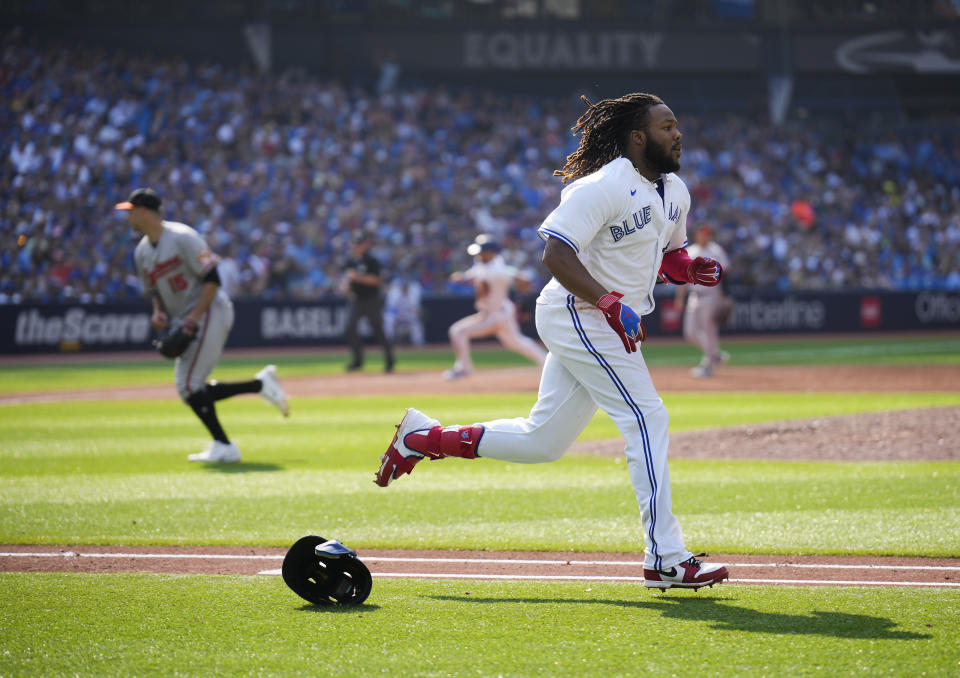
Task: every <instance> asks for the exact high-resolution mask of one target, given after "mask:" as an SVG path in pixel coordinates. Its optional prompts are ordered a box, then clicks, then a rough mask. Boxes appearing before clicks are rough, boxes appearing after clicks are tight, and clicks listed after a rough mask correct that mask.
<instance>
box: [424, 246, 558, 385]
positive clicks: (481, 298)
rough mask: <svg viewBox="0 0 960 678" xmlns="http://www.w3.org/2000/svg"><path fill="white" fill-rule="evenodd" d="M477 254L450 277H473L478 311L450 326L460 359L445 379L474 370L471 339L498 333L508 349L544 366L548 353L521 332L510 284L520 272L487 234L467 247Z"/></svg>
mask: <svg viewBox="0 0 960 678" xmlns="http://www.w3.org/2000/svg"><path fill="white" fill-rule="evenodd" d="M467 254H469V255H470V256H472V257H474V264H473V266H471V267H470V269H469V270H467V271H462V272H457V273H454V274H453V275H452V276H450V279H451V280H453V281H454V282H460V281H463V280H469V281H470V282H472V283H473V288H474V294H475V295H476V301H475V302H474V307H475V308H476V309H477V312H476V313H474V314H472V315H468V316H467V317H466V318H461V319H460V320H458V321H457V322H455V323H454V324H453V325H451V326H450V329H449V330H448V334H449V335H450V345H451V346H453V352H454V355H455V356H456V360H455V361H454V363H453V367H452V368H451V369H449V370H446V371H444V373H443V377H444V379H447V380H448V381H449V380H453V379H459V378H461V377H466V376H468V375H470V374H471V373H472V372H473V360H472V359H471V357H470V340H471V339H475V338H479V337H489V336H491V335H492V336H495V337H496V338H497V339H499V340H500V343H501V344H503V346H504V347H505V348H508V349H510V350H511V351H514V352H516V353H519V354H521V355H524V356H526V357H527V358H529V359H530V360H532V361H533V362H535V363H537V365H540V366H541V367H542V366H543V362H544V360H546V357H547V354H546V352H545V351H544V350H543V349H542V348H540V345H539V344H537V342H535V341H534V340H533V339H531V338H530V337H528V336H526V335H525V334H523V332H521V331H520V324H519V323H518V322H517V309H516V308H515V307H514V305H513V302H512V301H511V300H510V286H511V285H512V284H513V281H514V279H515V278H516V277H517V271H516V269H515V268H513V267H512V266H510V265H508V264H507V262H506V261H504V259H503V257H502V256H501V255H500V245H499V244H498V243H497V242H496V241H495V240H492V239H490V238H489V237H488V236H486V235H479V236H477V238H476V240H475V241H474V242H473V243H472V244H471V245H470V246H469V247H468V248H467Z"/></svg>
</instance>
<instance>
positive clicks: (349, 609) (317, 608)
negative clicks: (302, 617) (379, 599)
mask: <svg viewBox="0 0 960 678" xmlns="http://www.w3.org/2000/svg"><path fill="white" fill-rule="evenodd" d="M379 609H380V606H379V605H371V604H370V603H363V604H362V605H345V606H343V607H334V606H333V605H314V604H312V603H306V604H304V605H301V606H300V607H298V608H297V610H298V611H300V612H323V613H326V614H363V613H364V612H374V611H375V610H379Z"/></svg>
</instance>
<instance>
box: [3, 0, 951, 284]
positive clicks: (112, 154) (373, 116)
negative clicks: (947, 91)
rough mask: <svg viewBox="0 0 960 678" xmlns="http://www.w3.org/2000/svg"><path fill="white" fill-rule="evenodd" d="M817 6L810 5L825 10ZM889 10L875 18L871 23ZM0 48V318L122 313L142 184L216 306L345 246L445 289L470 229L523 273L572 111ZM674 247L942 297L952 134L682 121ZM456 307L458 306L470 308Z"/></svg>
mask: <svg viewBox="0 0 960 678" xmlns="http://www.w3.org/2000/svg"><path fill="white" fill-rule="evenodd" d="M821 6H826V5H821ZM884 6H886V5H884ZM4 38H5V39H4V40H3V41H2V47H0V94H2V100H3V102H4V105H3V106H2V107H0V163H2V165H0V235H2V243H0V302H3V303H20V302H24V301H38V302H57V301H61V302H74V301H93V302H102V301H106V300H117V299H125V298H131V297H134V296H137V295H139V288H138V285H137V283H136V280H132V279H128V278H126V277H124V276H122V275H120V274H118V273H117V271H121V270H128V269H129V268H130V267H131V266H132V262H131V261H130V255H129V251H130V245H131V242H132V238H133V236H132V234H131V233H130V231H129V229H128V228H127V227H126V225H125V224H124V223H123V221H122V220H121V219H119V218H118V217H116V216H114V215H113V214H112V210H111V209H110V206H111V205H113V204H114V203H115V202H116V201H117V200H119V199H121V198H122V197H123V196H125V195H127V194H128V193H129V192H130V190H131V189H132V188H134V187H136V186H141V185H151V186H155V187H156V188H157V190H158V191H161V192H162V193H163V195H164V199H165V201H166V202H167V203H168V205H169V208H170V209H171V210H174V211H175V212H176V213H177V214H179V215H182V218H183V219H184V220H185V221H187V222H188V223H192V224H196V225H197V229H198V230H199V231H200V232H201V233H202V234H203V236H204V238H206V239H207V240H208V242H210V243H211V246H212V247H214V248H216V249H218V250H220V251H224V252H230V258H231V259H232V260H233V261H234V263H235V264H236V273H237V278H238V282H237V284H238V289H237V291H236V292H235V295H236V297H238V298H243V297H258V298H267V299H311V298H317V297H320V296H324V295H330V294H333V293H335V281H336V279H337V271H340V270H342V269H343V264H344V262H345V259H346V257H347V256H348V254H349V241H348V238H347V234H348V233H351V232H354V231H356V230H357V229H360V228H363V229H364V230H367V231H369V232H371V233H373V234H375V238H376V242H377V244H378V245H377V246H378V256H379V258H380V260H381V261H382V262H383V263H384V265H385V270H384V274H385V275H386V276H387V277H388V278H389V277H392V275H393V274H394V273H395V272H397V271H413V272H415V273H416V275H417V276H418V280H417V282H418V283H419V284H420V286H421V288H422V290H423V293H424V294H430V293H438V292H441V293H443V292H452V291H454V288H453V287H451V286H450V285H449V284H448V283H447V280H448V277H449V274H450V273H452V272H453V271H455V270H460V269H463V268H466V266H467V265H469V262H468V261H466V255H465V253H463V252H462V251H461V249H460V248H451V245H450V244H451V243H460V242H465V241H468V240H470V239H471V238H472V237H473V234H474V233H475V232H476V229H477V228H478V226H479V227H480V228H482V229H483V230H484V231H485V232H487V233H491V234H494V235H495V236H496V237H497V238H498V239H499V240H500V241H501V242H502V243H504V245H505V249H507V250H508V251H509V252H510V253H511V256H515V257H516V260H511V261H509V262H508V263H510V264H511V265H513V266H515V267H517V268H523V269H527V268H530V267H533V268H534V270H535V273H536V274H537V276H540V277H542V276H543V275H544V271H543V269H542V266H541V264H540V251H541V249H542V243H541V241H540V240H539V239H538V238H537V237H536V233H535V232H536V228H537V227H538V226H539V224H540V222H541V221H542V219H543V217H544V216H545V214H546V211H547V210H548V209H549V208H550V206H551V205H554V204H556V202H557V201H558V195H559V191H560V188H561V185H560V182H559V180H557V179H556V178H555V177H553V175H552V172H553V169H554V168H557V167H560V166H562V165H563V161H564V158H565V157H566V155H567V154H568V153H570V152H571V151H572V150H574V149H575V147H576V141H577V140H576V138H574V137H572V136H571V135H570V133H569V131H568V130H567V129H565V128H564V127H563V125H562V124H561V123H560V122H559V121H561V120H563V121H566V120H572V119H576V118H577V116H578V115H579V114H580V113H581V112H582V104H581V103H580V102H579V101H577V100H575V99H574V98H573V97H571V98H570V99H566V98H563V99H560V98H558V99H555V100H551V99H545V98H540V97H538V98H534V97H525V96H516V95H494V94H493V93H490V92H479V91H469V90H464V91H453V90H449V89H445V88H442V87H434V88H418V89H405V88H403V87H394V88H393V89H391V90H389V91H385V92H383V93H380V94H377V93H371V92H367V91H364V90H361V89H352V88H348V87H345V86H344V85H342V84H339V83H335V82H325V81H321V80H319V79H314V78H310V77H307V76H305V75H302V74H285V75H279V76H262V75H259V74H257V73H255V72H253V71H252V70H244V69H227V68H224V67H221V66H218V65H214V64H188V63H187V62H185V61H182V60H177V59H154V58H150V57H144V56H131V55H127V54H122V53H116V54H109V53H106V52H103V51H102V50H99V49H91V48H84V47H74V46H70V47H67V46H40V45H38V44H35V43H31V42H27V41H25V40H24V39H23V38H21V37H20V36H19V35H17V34H16V33H9V34H8V35H5V36H4ZM681 117H682V119H681V128H682V130H683V132H684V134H685V139H684V141H685V152H684V158H683V166H682V169H681V171H680V174H681V175H682V176H683V178H684V180H685V181H686V183H687V185H688V186H689V187H690V190H691V193H692V194H693V208H692V209H693V212H692V214H691V215H690V221H689V223H690V228H691V232H692V230H693V229H694V228H695V226H696V224H698V223H702V222H703V221H705V220H706V219H707V218H709V220H710V222H711V223H713V224H714V226H715V230H714V237H715V239H716V241H717V242H718V243H719V244H720V245H722V246H723V247H724V249H725V250H726V251H727V252H728V254H729V255H730V257H731V263H732V266H731V276H730V278H729V279H728V280H727V281H726V282H727V283H728V285H729V289H730V290H731V291H733V292H736V291H737V290H740V289H744V288H748V289H752V288H774V289H779V290H801V289H841V288H879V289H891V290H894V289H903V290H907V289H960V162H958V159H960V123H958V120H957V118H955V117H953V118H946V119H945V120H942V121H940V122H927V123H924V122H921V121H911V123H910V124H909V125H907V124H893V123H891V122H890V121H883V122H881V123H870V122H861V123H858V126H857V127H856V128H853V129H851V128H850V126H849V124H846V125H844V124H843V121H839V122H838V121H836V120H832V119H831V120H819V121H817V120H796V121H793V122H788V123H787V124H785V125H783V126H782V127H776V128H775V127H773V126H770V125H766V124H763V123H761V122H758V121H757V120H753V119H749V120H747V119H744V118H743V117H737V116H729V117H709V118H697V117H695V116H688V115H686V114H685V113H684V112H681ZM467 293H469V291H467Z"/></svg>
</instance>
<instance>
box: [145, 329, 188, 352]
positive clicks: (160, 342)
mask: <svg viewBox="0 0 960 678" xmlns="http://www.w3.org/2000/svg"><path fill="white" fill-rule="evenodd" d="M195 336H196V332H195V331H194V332H190V331H189V330H187V329H186V328H184V327H178V328H177V329H175V330H173V331H172V332H170V333H169V334H167V335H166V336H165V337H161V338H159V339H155V340H154V342H153V347H154V348H155V349H157V352H158V353H160V355H162V356H164V357H165V358H176V357H177V356H179V355H181V354H183V352H184V351H186V350H187V347H188V346H189V345H190V342H192V341H193V340H194V337H195Z"/></svg>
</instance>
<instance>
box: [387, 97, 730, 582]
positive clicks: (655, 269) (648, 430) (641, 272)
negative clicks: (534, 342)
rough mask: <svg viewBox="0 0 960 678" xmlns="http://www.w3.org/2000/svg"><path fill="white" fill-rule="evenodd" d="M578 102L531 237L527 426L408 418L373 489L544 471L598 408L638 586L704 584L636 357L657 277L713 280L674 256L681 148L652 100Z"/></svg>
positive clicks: (679, 238) (664, 111) (680, 230)
mask: <svg viewBox="0 0 960 678" xmlns="http://www.w3.org/2000/svg"><path fill="white" fill-rule="evenodd" d="M584 101H585V102H586V104H587V106H588V108H587V111H586V112H585V113H584V114H583V115H582V116H581V117H580V119H579V120H578V121H577V124H576V126H575V127H574V128H573V131H574V133H580V135H581V136H580V145H579V148H578V149H577V150H576V151H575V152H574V153H572V154H571V155H570V156H569V157H568V158H567V162H566V165H565V166H564V167H563V169H562V170H558V171H557V172H555V174H556V175H558V176H561V177H563V181H564V183H566V182H568V181H572V183H570V184H569V185H568V186H566V187H565V188H564V190H563V192H562V193H561V197H560V204H559V206H558V207H557V208H556V209H554V211H553V212H551V213H550V215H548V216H547V218H546V220H545V221H544V222H543V224H542V225H541V226H540V229H539V234H540V236H541V237H542V238H543V239H544V240H545V241H546V246H545V248H544V253H543V262H544V264H545V265H546V267H547V268H548V269H549V270H550V272H551V273H552V274H553V276H554V277H553V279H551V280H550V282H548V283H547V285H546V286H545V287H544V288H543V291H542V292H541V294H540V297H539V298H538V299H537V310H536V323H537V331H538V332H539V333H540V337H541V338H542V339H543V342H544V343H545V344H546V346H547V348H548V349H549V354H548V355H547V360H546V364H545V365H544V368H543V374H542V376H541V380H540V391H539V394H538V399H537V403H536V404H535V405H534V407H533V409H532V410H531V412H530V414H529V415H528V416H527V417H525V418H523V417H520V418H516V419H498V420H496V421H488V422H483V423H479V424H473V425H471V426H447V427H443V426H441V424H440V422H438V421H437V420H436V419H433V418H431V417H429V416H427V415H426V414H424V413H422V412H420V411H418V410H416V409H413V408H410V409H408V410H407V412H406V414H405V415H404V417H403V419H402V420H401V421H400V424H399V425H398V427H397V433H396V435H395V436H394V438H393V441H392V442H391V443H390V446H389V447H388V448H387V451H386V452H385V453H384V455H383V457H382V459H381V464H380V468H379V470H378V471H377V473H376V483H377V484H378V485H381V486H386V485H388V484H389V483H390V482H391V481H392V480H394V479H396V478H397V477H399V476H401V475H403V474H405V473H410V471H411V470H412V469H413V467H414V465H415V464H417V462H419V461H420V460H421V459H424V458H427V459H443V458H445V457H463V458H467V459H473V458H476V457H481V456H482V457H489V458H490V459H500V460H503V461H512V462H518V463H538V462H549V461H555V460H557V459H559V458H560V457H562V456H563V454H564V453H565V452H566V450H567V449H568V448H569V447H570V445H571V444H572V443H573V441H574V440H575V439H576V438H577V436H578V435H579V434H580V432H581V431H582V430H583V429H584V427H585V426H586V425H587V423H589V421H590V419H591V418H592V417H593V415H594V412H595V411H596V409H597V407H600V408H602V409H603V410H604V411H605V412H606V413H607V414H609V415H610V417H611V418H612V419H613V421H614V422H615V423H616V425H617V428H618V430H619V431H620V433H621V434H622V435H623V437H624V440H625V447H624V452H625V454H626V457H627V467H628V470H629V473H630V479H631V482H632V483H633V488H634V493H635V494H636V498H637V502H638V503H639V505H640V514H641V519H642V521H643V530H644V536H645V540H646V550H645V563H644V580H645V585H646V586H647V587H650V588H658V589H666V588H671V587H684V588H693V589H696V588H700V587H701V586H712V585H713V584H716V583H719V582H721V581H722V580H724V579H726V578H727V577H728V573H727V569H726V568H725V567H722V566H720V565H715V564H713V565H711V564H707V563H704V562H703V561H701V560H700V559H699V556H695V555H694V554H693V553H691V552H690V551H688V550H687V548H686V546H685V545H684V540H683V535H682V533H681V530H680V525H679V523H678V521H677V519H676V517H675V516H674V514H673V509H672V505H671V497H670V477H669V473H668V466H667V446H668V439H669V437H668V432H667V424H668V416H667V411H666V409H665V408H664V405H663V401H662V400H661V399H660V397H659V396H658V395H657V391H656V389H655V388H654V386H653V381H652V380H651V378H650V372H649V371H648V369H647V365H646V363H645V362H644V359H643V355H642V354H641V353H640V352H639V351H637V345H638V344H640V343H641V342H642V341H643V339H644V338H645V333H644V328H643V323H642V322H641V321H640V317H641V316H643V315H646V314H648V313H650V312H651V311H652V310H653V307H654V296H653V290H654V286H655V284H656V282H657V279H658V276H659V275H662V276H663V277H664V278H665V279H666V280H670V281H674V282H677V283H692V284H698V285H707V286H711V285H716V284H718V283H719V282H720V278H721V275H722V269H721V267H720V265H719V264H718V263H717V262H716V261H713V260H711V259H706V258H703V257H698V258H696V259H691V258H690V257H689V255H688V253H687V251H686V250H685V249H684V245H685V244H686V219H687V214H688V212H689V209H690V194H689V192H688V191H687V187H686V186H685V185H684V183H683V181H681V180H680V178H679V177H678V176H677V175H676V174H674V173H673V172H675V171H677V170H678V169H679V167H680V156H681V143H680V142H681V139H682V135H681V134H680V130H679V128H678V126H677V120H676V117H675V116H674V114H673V112H672V111H671V110H670V109H669V108H668V107H667V106H666V105H665V104H664V103H663V101H662V100H660V98H658V97H656V96H654V95H651V94H627V95H625V96H623V97H620V98H618V99H605V100H603V101H600V102H598V103H597V104H591V103H590V102H589V101H587V100H586V98H584ZM700 555H703V554H700Z"/></svg>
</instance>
